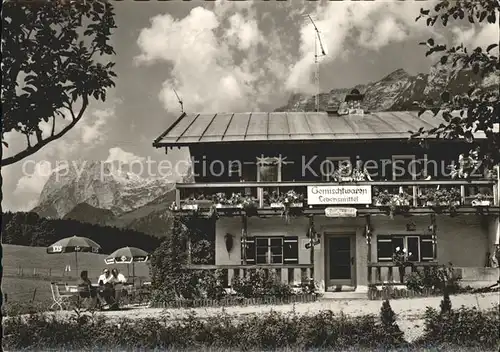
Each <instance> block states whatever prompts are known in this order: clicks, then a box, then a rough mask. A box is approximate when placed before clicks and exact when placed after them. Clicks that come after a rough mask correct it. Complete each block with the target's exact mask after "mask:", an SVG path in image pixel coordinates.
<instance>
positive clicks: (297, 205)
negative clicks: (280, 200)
mask: <svg viewBox="0 0 500 352" xmlns="http://www.w3.org/2000/svg"><path fill="white" fill-rule="evenodd" d="M303 207H304V203H290V208H303Z"/></svg>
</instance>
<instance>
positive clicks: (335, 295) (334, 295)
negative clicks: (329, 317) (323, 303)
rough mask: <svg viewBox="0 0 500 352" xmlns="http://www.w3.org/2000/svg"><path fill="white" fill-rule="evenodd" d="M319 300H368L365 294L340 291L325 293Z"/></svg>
mask: <svg viewBox="0 0 500 352" xmlns="http://www.w3.org/2000/svg"><path fill="white" fill-rule="evenodd" d="M320 299H321V300H325V299H326V300H328V299H332V300H338V299H349V300H351V299H368V294H367V293H366V292H353V291H350V292H349V291H340V292H325V293H323V295H322V296H321V297H320Z"/></svg>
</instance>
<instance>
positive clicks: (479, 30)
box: [452, 19, 500, 55]
mask: <svg viewBox="0 0 500 352" xmlns="http://www.w3.org/2000/svg"><path fill="white" fill-rule="evenodd" d="M452 33H453V45H459V44H464V45H465V46H466V47H469V48H476V47H478V46H480V47H481V48H483V49H486V48H487V47H488V46H489V45H490V44H495V43H496V44H498V38H500V28H499V26H498V19H497V23H487V24H481V25H469V26H468V27H465V28H462V27H459V26H455V27H453V28H452ZM490 53H491V54H496V55H498V47H496V48H495V49H494V50H492V51H490Z"/></svg>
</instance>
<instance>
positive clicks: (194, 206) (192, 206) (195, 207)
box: [181, 204, 198, 210]
mask: <svg viewBox="0 0 500 352" xmlns="http://www.w3.org/2000/svg"><path fill="white" fill-rule="evenodd" d="M181 208H182V210H198V204H183V205H182V207H181Z"/></svg>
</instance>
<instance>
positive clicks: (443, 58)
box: [441, 55, 448, 65]
mask: <svg viewBox="0 0 500 352" xmlns="http://www.w3.org/2000/svg"><path fill="white" fill-rule="evenodd" d="M447 62H448V56H447V55H445V56H441V65H446V63H447Z"/></svg>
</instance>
